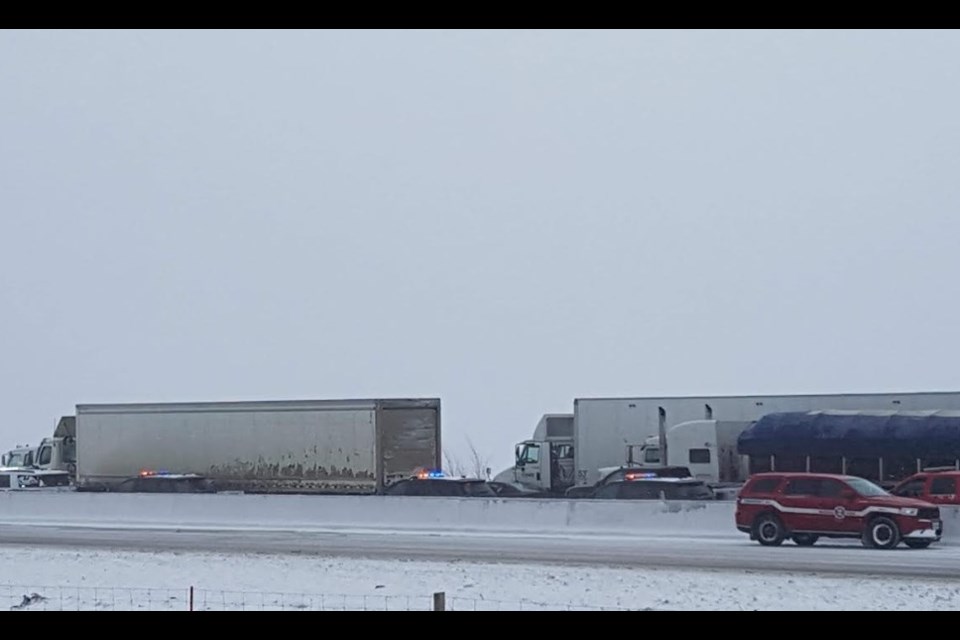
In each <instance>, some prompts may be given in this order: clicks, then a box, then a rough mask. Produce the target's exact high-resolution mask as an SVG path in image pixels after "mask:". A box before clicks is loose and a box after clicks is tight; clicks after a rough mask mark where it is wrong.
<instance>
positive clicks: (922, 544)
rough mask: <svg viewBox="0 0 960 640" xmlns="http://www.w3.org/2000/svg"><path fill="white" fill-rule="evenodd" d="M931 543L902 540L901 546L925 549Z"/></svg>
mask: <svg viewBox="0 0 960 640" xmlns="http://www.w3.org/2000/svg"><path fill="white" fill-rule="evenodd" d="M932 542H933V540H904V541H903V544H905V545H907V546H908V547H910V548H911V549H926V548H927V547H929V546H930V543H932Z"/></svg>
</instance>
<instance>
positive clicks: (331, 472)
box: [76, 399, 441, 494]
mask: <svg viewBox="0 0 960 640" xmlns="http://www.w3.org/2000/svg"><path fill="white" fill-rule="evenodd" d="M440 462H441V444H440V401H439V400H438V399H398V400H309V401H273V402H209V403H166V404H100V405H90V404H87V405H78V406H77V415H76V483H77V488H78V490H84V489H86V490H105V489H109V488H111V487H112V486H113V485H116V484H118V483H120V482H122V481H123V480H125V479H127V478H130V477H135V476H137V475H138V474H140V473H143V472H168V473H171V474H174V473H175V474H198V475H202V476H205V477H207V478H209V479H211V480H212V481H214V483H215V485H216V486H217V487H218V488H220V489H224V490H234V491H245V492H249V493H360V494H363V493H376V492H378V491H380V490H381V489H383V488H384V487H385V486H386V485H388V484H390V483H391V482H392V481H394V480H396V479H399V478H402V477H406V476H409V475H410V474H411V473H413V472H414V471H415V470H416V469H418V468H421V467H425V468H431V469H432V468H438V467H440Z"/></svg>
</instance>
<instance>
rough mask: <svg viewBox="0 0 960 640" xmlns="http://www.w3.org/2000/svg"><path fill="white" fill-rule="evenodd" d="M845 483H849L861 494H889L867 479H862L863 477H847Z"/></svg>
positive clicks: (868, 495)
mask: <svg viewBox="0 0 960 640" xmlns="http://www.w3.org/2000/svg"><path fill="white" fill-rule="evenodd" d="M847 484H849V485H850V486H851V487H852V488H853V490H854V491H856V492H857V493H859V494H860V495H862V496H866V497H870V496H888V495H890V494H889V493H887V492H886V491H884V490H883V489H881V488H880V487H878V486H877V485H875V484H873V483H872V482H870V481H869V480H864V479H863V478H847Z"/></svg>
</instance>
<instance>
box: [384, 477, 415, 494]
mask: <svg viewBox="0 0 960 640" xmlns="http://www.w3.org/2000/svg"><path fill="white" fill-rule="evenodd" d="M409 489H410V481H409V480H401V481H400V482H395V483H393V484H392V485H390V486H389V487H387V490H386V492H385V493H386V494H387V495H388V496H405V495H408V492H409Z"/></svg>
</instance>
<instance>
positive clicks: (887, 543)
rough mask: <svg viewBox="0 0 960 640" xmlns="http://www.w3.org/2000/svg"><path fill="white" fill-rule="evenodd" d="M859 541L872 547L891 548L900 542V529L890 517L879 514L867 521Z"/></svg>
mask: <svg viewBox="0 0 960 640" xmlns="http://www.w3.org/2000/svg"><path fill="white" fill-rule="evenodd" d="M861 541H862V542H863V546H865V547H869V548H872V549H893V548H894V547H896V546H897V545H898V544H900V529H899V528H898V527H897V523H896V522H894V521H893V520H891V519H890V518H887V517H886V516H879V517H876V518H874V519H873V520H871V521H870V522H868V523H867V528H866V529H864V530H863V537H862V538H861Z"/></svg>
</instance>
